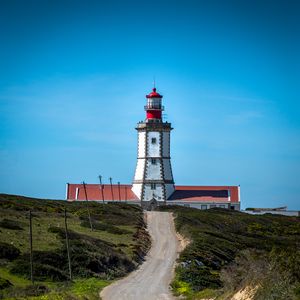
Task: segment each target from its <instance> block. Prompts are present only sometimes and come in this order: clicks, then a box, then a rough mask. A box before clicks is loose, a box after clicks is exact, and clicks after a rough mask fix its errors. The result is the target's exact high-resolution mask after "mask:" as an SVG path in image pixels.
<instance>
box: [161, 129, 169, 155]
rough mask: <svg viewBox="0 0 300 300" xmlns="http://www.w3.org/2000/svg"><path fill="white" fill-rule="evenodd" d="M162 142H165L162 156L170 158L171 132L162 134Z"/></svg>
mask: <svg viewBox="0 0 300 300" xmlns="http://www.w3.org/2000/svg"><path fill="white" fill-rule="evenodd" d="M162 135H163V136H162V140H163V145H162V146H163V151H162V155H163V157H169V156H170V131H163V132H162Z"/></svg>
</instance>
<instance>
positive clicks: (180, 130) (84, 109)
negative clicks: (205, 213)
mask: <svg viewBox="0 0 300 300" xmlns="http://www.w3.org/2000/svg"><path fill="white" fill-rule="evenodd" d="M299 18H300V4H299V1H261V0H260V1H221V0H220V1H190V0H186V1H125V0H124V1H62V0H61V1H56V0H52V1H46V0H44V1H30V0H28V1H15V0H0V117H1V118H0V154H1V155H0V166H1V168H0V177H1V180H0V192H5V193H13V194H22V195H28V196H34V197H44V198H58V199H62V198H64V195H65V183H66V182H74V183H76V182H81V181H83V180H85V181H86V182H88V183H97V182H98V181H97V176H98V175H99V174H101V175H102V176H103V178H104V181H105V182H108V178H109V177H110V176H111V177H112V178H113V181H114V182H117V181H120V182H121V183H130V182H131V180H132V178H133V173H134V169H135V163H136V146H137V141H136V138H137V136H136V132H135V130H134V127H135V124H136V122H138V121H140V120H143V119H144V111H143V106H144V104H145V94H147V93H148V92H150V90H151V88H152V82H153V76H155V77H156V85H157V88H158V91H159V92H160V93H162V94H163V95H164V98H163V101H164V105H165V107H166V111H165V113H166V120H167V121H169V122H172V125H173V127H174V128H175V129H174V131H173V132H172V142H171V147H172V148H171V156H172V166H173V174H174V178H175V182H176V183H177V184H186V185H189V184H190V185H238V184H240V185H241V197H242V206H243V207H244V208H245V207H253V206H255V207H260V206H265V207H266V206H267V207H275V206H281V205H288V206H289V208H291V209H300V196H299V195H300V104H299V101H300V93H299V86H300V82H299V81H300V74H299V69H300V59H299V53H300V45H299V44H300V42H299V41H300V27H299Z"/></svg>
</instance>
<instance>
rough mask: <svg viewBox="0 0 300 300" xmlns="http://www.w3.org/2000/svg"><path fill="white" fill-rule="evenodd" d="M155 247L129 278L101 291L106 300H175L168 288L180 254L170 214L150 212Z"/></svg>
mask: <svg viewBox="0 0 300 300" xmlns="http://www.w3.org/2000/svg"><path fill="white" fill-rule="evenodd" d="M146 216H147V224H148V230H149V233H150V235H151V238H152V247H151V249H150V251H149V253H148V255H147V257H146V260H145V262H144V263H143V264H142V265H141V266H140V267H139V268H138V269H137V270H136V271H134V272H133V273H131V274H130V275H129V276H127V277H125V278H123V279H121V280H119V281H117V282H115V283H114V284H112V285H110V286H108V287H106V288H105V289H103V290H102V292H101V294H100V296H101V297H102V299H103V300H171V299H172V300H173V299H175V298H174V297H173V296H172V293H171V291H170V288H169V285H170V282H171V280H172V277H173V273H174V264H175V260H176V258H177V253H178V251H179V241H178V238H177V236H176V232H175V228H174V222H173V217H172V215H171V213H168V212H147V213H146Z"/></svg>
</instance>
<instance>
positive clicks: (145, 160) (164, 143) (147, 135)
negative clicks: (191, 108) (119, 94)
mask: <svg viewBox="0 0 300 300" xmlns="http://www.w3.org/2000/svg"><path fill="white" fill-rule="evenodd" d="M162 97H163V96H162V95H160V94H159V93H157V92H156V88H153V91H152V92H151V93H150V94H149V95H147V96H146V98H147V105H146V106H145V107H144V108H145V111H146V119H145V121H144V122H139V123H138V124H137V127H136V130H137V132H138V153H137V164H136V170H135V175H134V180H133V185H132V191H133V192H134V193H135V194H136V196H137V197H138V198H139V199H140V200H141V203H142V206H143V207H144V208H151V207H155V206H157V205H162V204H165V201H166V200H167V199H168V198H169V197H170V196H171V194H172V193H173V192H174V180H173V175H172V168H171V161H170V132H171V130H172V129H173V128H172V127H171V124H170V123H168V122H163V119H162V111H163V110H164V107H163V106H162V104H161V101H162Z"/></svg>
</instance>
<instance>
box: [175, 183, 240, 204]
mask: <svg viewBox="0 0 300 300" xmlns="http://www.w3.org/2000/svg"><path fill="white" fill-rule="evenodd" d="M228 191H229V192H228ZM226 193H228V194H229V195H228V196H230V202H239V200H240V199H239V187H238V186H199V185H191V186H188V185H176V186H175V192H174V193H173V194H172V195H171V197H170V200H171V199H173V200H179V199H182V200H184V199H186V200H187V199H194V200H197V199H198V200H203V201H206V200H205V199H209V198H210V197H211V198H216V197H221V198H223V199H224V198H226V199H227V197H228V196H227V195H226ZM213 201H214V200H213Z"/></svg>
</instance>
